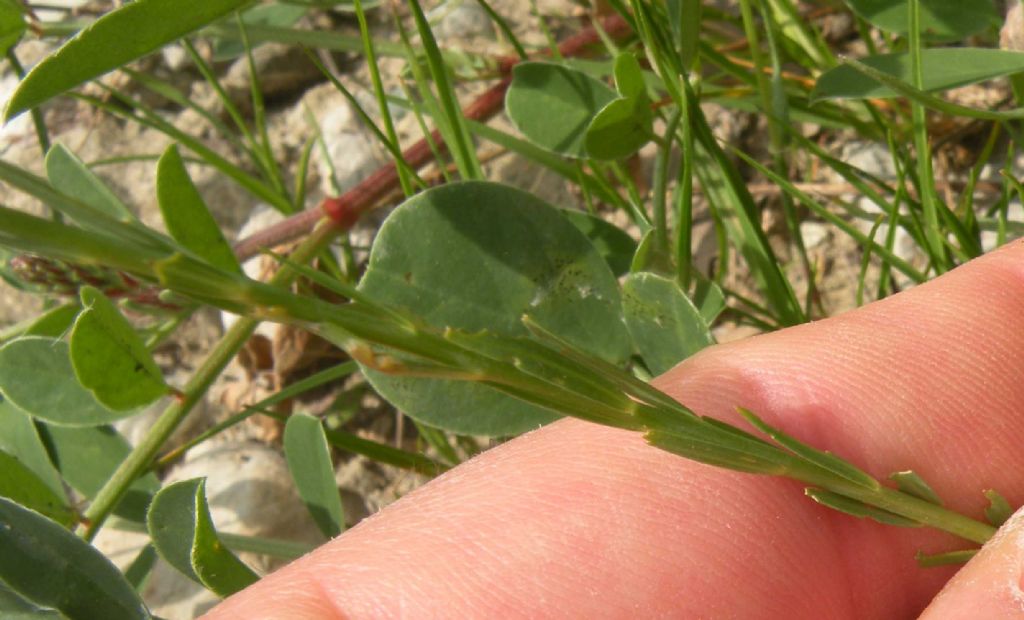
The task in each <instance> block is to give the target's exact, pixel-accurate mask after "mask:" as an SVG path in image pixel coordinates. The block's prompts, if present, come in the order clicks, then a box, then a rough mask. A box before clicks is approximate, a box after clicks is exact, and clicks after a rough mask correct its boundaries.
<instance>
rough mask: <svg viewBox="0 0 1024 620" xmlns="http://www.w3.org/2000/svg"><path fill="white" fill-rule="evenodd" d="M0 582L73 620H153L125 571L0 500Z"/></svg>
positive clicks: (57, 529) (66, 534) (66, 533)
mask: <svg viewBox="0 0 1024 620" xmlns="http://www.w3.org/2000/svg"><path fill="white" fill-rule="evenodd" d="M0 523H2V524H3V525H4V527H0V582H3V583H5V584H6V585H7V586H8V587H9V588H10V589H11V590H12V591H13V592H14V593H15V594H17V595H19V596H20V597H22V598H23V599H24V600H26V601H28V602H30V603H32V604H34V605H38V606H40V607H44V608H50V609H55V610H57V611H59V612H61V613H63V614H64V615H65V616H67V617H68V618H71V619H72V620H76V619H82V620H84V619H86V618H124V619H125V620H132V619H135V618H139V619H145V618H150V617H151V616H150V615H149V612H148V611H147V610H146V606H145V605H143V603H142V600H141V599H140V598H139V595H138V594H136V592H135V590H134V589H132V586H131V584H129V583H128V581H127V580H126V579H125V578H124V575H122V574H121V571H119V570H117V568H116V567H115V566H114V565H113V564H111V563H110V560H108V559H107V558H106V557H104V556H103V554H102V553H100V552H99V551H97V550H96V548H95V547H92V546H91V545H89V544H87V543H85V542H84V541H83V540H82V539H80V538H79V537H77V536H75V535H74V534H72V533H71V532H69V531H68V530H66V529H64V528H63V527H61V526H60V525H58V524H57V523H55V522H53V521H51V520H50V519H47V518H46V517H44V516H42V515H41V514H39V513H37V512H34V511H32V510H29V509H27V508H24V507H22V506H19V505H18V504H15V503H14V502H12V501H10V500H8V499H4V498H0Z"/></svg>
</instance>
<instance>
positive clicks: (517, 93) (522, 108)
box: [505, 62, 616, 158]
mask: <svg viewBox="0 0 1024 620" xmlns="http://www.w3.org/2000/svg"><path fill="white" fill-rule="evenodd" d="M614 99H616V94H615V91H613V90H612V89H611V88H608V86H606V85H605V84H603V83H602V82H600V81H598V80H595V79H594V78H592V77H590V76H589V75H587V74H585V73H583V72H581V71H577V70H575V69H570V68H568V67H563V66H562V65H557V64H554V63H550V62H524V63H520V64H518V65H516V66H515V68H514V69H513V70H512V84H511V85H510V86H509V89H508V94H507V95H506V96H505V109H506V111H507V112H508V116H509V118H510V119H512V123H513V124H515V126H516V127H517V128H518V129H519V131H521V132H522V133H523V135H524V136H526V138H527V139H528V140H529V141H530V142H532V143H533V144H535V145H537V146H539V147H540V148H542V149H544V150H546V151H550V152H552V153H557V154H559V155H566V156H569V157H576V158H582V157H586V156H587V153H586V149H585V146H584V140H585V137H586V133H587V127H589V126H590V122H591V121H592V120H593V119H594V117H595V116H596V115H597V113H598V112H599V111H600V110H601V109H602V108H604V107H605V106H606V105H608V104H609V103H611V102H612V101H613V100H614Z"/></svg>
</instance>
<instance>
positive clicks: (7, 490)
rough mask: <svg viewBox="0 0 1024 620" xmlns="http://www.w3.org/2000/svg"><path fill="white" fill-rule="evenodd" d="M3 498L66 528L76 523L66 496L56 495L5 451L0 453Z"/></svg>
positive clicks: (62, 494) (32, 472)
mask: <svg viewBox="0 0 1024 620" xmlns="http://www.w3.org/2000/svg"><path fill="white" fill-rule="evenodd" d="M0 497H6V498H7V499H9V500H12V501H14V502H17V503H18V504H21V505H22V506H25V507H26V508H31V509H32V510H35V511H36V512H38V513H40V514H42V515H44V516H46V517H47V518H49V519H53V520H54V521H56V522H58V523H60V524H61V525H63V526H64V527H70V526H71V525H72V524H73V523H74V522H75V512H74V511H73V510H72V509H71V507H70V506H68V504H67V501H66V498H65V497H64V493H63V492H61V493H60V494H58V493H57V492H55V491H54V490H53V489H51V488H50V487H49V486H47V485H46V483H45V482H43V480H42V479H40V478H39V476H37V475H36V473H35V472H34V471H32V470H31V469H30V468H29V467H27V466H26V465H25V464H24V463H22V462H21V461H20V460H19V459H17V458H15V457H14V456H13V455H11V454H8V453H7V452H5V451H3V450H0Z"/></svg>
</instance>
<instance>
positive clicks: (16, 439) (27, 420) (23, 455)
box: [0, 399, 67, 501]
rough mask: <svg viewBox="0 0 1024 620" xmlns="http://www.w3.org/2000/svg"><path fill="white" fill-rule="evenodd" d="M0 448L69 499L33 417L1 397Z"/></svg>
mask: <svg viewBox="0 0 1024 620" xmlns="http://www.w3.org/2000/svg"><path fill="white" fill-rule="evenodd" d="M0 450H3V451H5V452H7V453H8V454H10V455H12V456H14V457H15V458H17V459H18V460H19V461H21V462H22V463H23V464H24V465H25V466H26V467H28V468H29V469H31V470H32V471H33V472H34V473H35V475H36V476H38V477H39V479H40V480H42V481H43V482H44V483H46V486H47V487H49V488H50V490H52V491H53V492H54V493H56V494H58V495H59V496H60V497H61V498H62V501H65V500H66V499H67V496H66V495H65V493H64V484H63V483H62V482H61V479H60V475H59V474H58V473H57V470H56V469H55V468H54V466H53V463H52V462H50V456H49V454H48V453H47V451H46V446H44V445H43V441H42V439H41V438H40V437H39V433H38V431H36V426H35V424H33V423H32V418H31V416H29V415H28V414H27V413H25V412H24V411H21V410H20V409H18V408H17V407H15V406H14V405H13V404H11V402H10V401H7V400H3V399H0Z"/></svg>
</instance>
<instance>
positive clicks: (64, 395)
mask: <svg viewBox="0 0 1024 620" xmlns="http://www.w3.org/2000/svg"><path fill="white" fill-rule="evenodd" d="M0 393H2V394H3V395H4V396H5V397H6V398H9V399H10V400H11V402H12V403H14V405H15V406H16V407H18V408H19V409H21V410H22V411H24V412H25V413H27V414H29V415H31V416H32V417H34V418H38V419H40V420H45V421H47V422H52V423H54V424H64V425H69V426H94V425H97V424H106V423H108V422H113V421H114V420H119V419H121V418H124V417H127V416H129V415H131V414H132V413H133V412H131V411H111V410H110V409H108V408H106V407H104V406H103V405H101V404H100V403H98V402H97V401H96V399H95V398H94V397H93V395H92V394H91V393H90V392H89V391H88V390H86V389H85V388H84V387H82V385H81V384H80V383H79V382H78V380H77V379H75V371H74V369H73V368H72V367H71V359H70V356H69V354H68V345H67V343H65V342H63V341H61V340H53V339H50V338H39V337H37V336H29V337H24V338H18V339H17V340H12V341H11V342H9V343H7V344H6V345H4V346H3V347H0Z"/></svg>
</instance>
